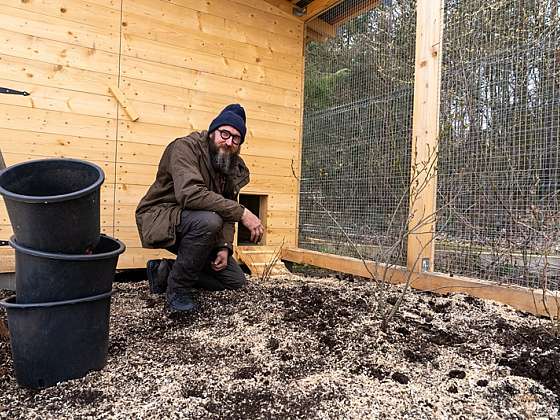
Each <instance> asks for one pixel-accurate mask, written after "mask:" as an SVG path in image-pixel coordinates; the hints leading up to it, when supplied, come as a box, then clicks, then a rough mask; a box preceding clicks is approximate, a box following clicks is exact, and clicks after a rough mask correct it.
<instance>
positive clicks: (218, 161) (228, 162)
mask: <svg viewBox="0 0 560 420" xmlns="http://www.w3.org/2000/svg"><path fill="white" fill-rule="evenodd" d="M215 134H216V133H212V135H211V136H210V161H211V162H212V167H213V168H214V170H215V171H217V172H219V173H221V174H222V175H231V174H232V172H233V171H234V170H235V167H236V166H237V162H238V156H239V151H238V152H237V153H228V152H226V151H225V150H223V149H222V150H220V148H219V147H217V146H216V144H215V143H214V135H215Z"/></svg>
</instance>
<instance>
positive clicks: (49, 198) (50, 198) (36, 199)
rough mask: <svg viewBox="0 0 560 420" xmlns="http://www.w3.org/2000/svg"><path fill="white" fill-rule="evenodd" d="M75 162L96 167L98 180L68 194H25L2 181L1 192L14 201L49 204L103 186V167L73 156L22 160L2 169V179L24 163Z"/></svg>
mask: <svg viewBox="0 0 560 420" xmlns="http://www.w3.org/2000/svg"><path fill="white" fill-rule="evenodd" d="M50 161H52V162H55V161H58V162H74V163H80V164H82V165H86V166H90V167H92V168H93V169H95V170H96V171H97V173H98V175H99V176H98V177H97V180H96V181H95V182H94V183H93V184H91V185H89V186H87V187H86V188H83V189H81V190H78V191H74V192H71V193H68V194H60V195H23V194H17V193H15V192H13V191H9V190H7V189H5V188H4V187H3V186H2V185H1V183H0V194H1V195H2V196H4V197H5V198H8V199H11V200H13V201H19V202H23V203H43V204H48V203H58V202H61V201H68V200H74V199H76V198H80V197H83V196H84V195H87V194H89V193H91V192H92V191H95V190H97V189H99V188H100V187H101V184H103V182H104V181H105V173H104V172H103V169H101V168H100V167H99V166H98V165H96V164H95V163H92V162H88V161H86V160H82V159H72V158H47V159H34V160H26V161H25V162H20V163H16V164H15V165H11V166H8V167H7V168H5V169H3V170H2V171H0V181H1V179H2V177H3V176H4V174H6V173H8V171H10V170H13V169H14V168H18V167H20V166H23V165H30V164H31V165H33V164H36V163H40V162H50Z"/></svg>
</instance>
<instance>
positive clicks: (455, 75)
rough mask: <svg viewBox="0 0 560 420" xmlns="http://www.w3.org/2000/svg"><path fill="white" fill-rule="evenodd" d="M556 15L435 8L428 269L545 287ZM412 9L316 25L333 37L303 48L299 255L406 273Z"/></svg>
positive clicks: (506, 5)
mask: <svg viewBox="0 0 560 420" xmlns="http://www.w3.org/2000/svg"><path fill="white" fill-rule="evenodd" d="M300 3H302V2H300ZM303 3H304V2H303ZM303 3H302V4H303ZM559 6H560V0H543V1H522V0H490V1H488V0H446V1H445V8H444V16H443V18H444V32H443V63H442V85H441V109H440V139H439V163H438V178H437V183H438V190H437V204H438V227H437V229H436V232H435V233H436V236H435V238H436V239H435V240H436V244H435V245H436V259H435V269H436V271H441V272H447V273H453V274H460V275H466V276H471V277H477V278H484V279H490V280H493V281H496V282H500V283H513V284H519V285H523V286H529V287H546V288H549V289H558V281H559V273H560V21H559V16H558V9H559ZM415 9H416V4H415V1H412V0H383V1H378V0H376V1H373V0H346V1H344V2H343V3H341V4H340V5H339V6H337V7H335V8H333V9H331V10H330V11H328V12H327V13H325V14H324V15H322V16H321V17H320V19H322V20H323V21H324V22H326V23H328V24H329V25H332V27H334V28H336V36H334V37H328V36H324V34H323V38H321V36H320V37H319V39H318V41H319V42H310V43H309V44H308V45H307V50H306V73H305V102H304V136H303V155H302V178H301V198H300V236H299V237H300V246H301V247H303V248H308V249H315V250H321V251H325V252H333V253H337V254H340V255H349V256H362V257H364V258H372V259H377V260H382V261H383V262H391V263H394V264H399V265H405V264H406V236H407V232H406V224H407V220H408V204H409V203H408V201H409V197H408V192H409V182H410V181H409V180H410V159H411V156H410V154H411V151H410V150H411V149H410V144H411V132H412V106H413V92H414V89H413V85H414V51H415V30H416V21H415V20H416V10H415ZM319 32H320V31H319ZM316 35H317V34H316ZM319 35H321V34H320V33H319ZM331 36H332V35H331ZM315 39H316V40H317V37H315ZM357 250H359V252H358V251H357Z"/></svg>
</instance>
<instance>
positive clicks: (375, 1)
mask: <svg viewBox="0 0 560 420" xmlns="http://www.w3.org/2000/svg"><path fill="white" fill-rule="evenodd" d="M380 2H381V0H364V1H363V2H362V3H359V4H357V5H355V6H354V7H351V8H350V9H348V10H345V13H344V14H341V15H339V16H337V17H336V18H335V19H334V20H332V21H331V22H329V23H330V24H331V25H333V26H334V27H338V26H340V25H342V24H344V23H345V22H348V21H349V20H350V19H352V18H355V17H356V16H358V15H361V14H362V13H366V12H369V11H370V10H372V9H375V8H376V7H377V6H379V3H380Z"/></svg>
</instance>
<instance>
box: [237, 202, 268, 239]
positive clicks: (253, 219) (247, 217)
mask: <svg viewBox="0 0 560 420" xmlns="http://www.w3.org/2000/svg"><path fill="white" fill-rule="evenodd" d="M241 223H243V226H245V227H246V228H247V229H249V232H251V241H252V242H255V243H257V242H259V241H260V240H261V238H262V236H263V234H264V227H263V225H262V223H261V221H260V219H259V218H258V217H257V216H255V215H254V214H253V213H251V211H250V210H249V209H245V211H244V212H243V216H241Z"/></svg>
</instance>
